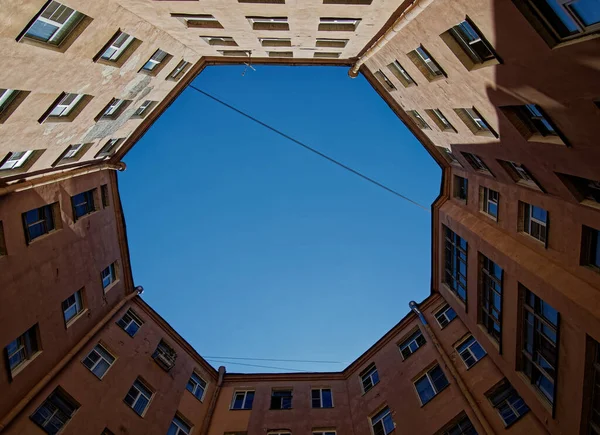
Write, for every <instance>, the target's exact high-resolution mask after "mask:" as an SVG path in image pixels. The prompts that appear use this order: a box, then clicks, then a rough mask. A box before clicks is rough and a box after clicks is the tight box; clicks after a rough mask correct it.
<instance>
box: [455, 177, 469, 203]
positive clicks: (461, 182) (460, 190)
mask: <svg viewBox="0 0 600 435" xmlns="http://www.w3.org/2000/svg"><path fill="white" fill-rule="evenodd" d="M468 193H469V180H467V179H466V178H463V177H459V176H458V175H455V176H454V197H455V198H456V199H460V200H461V201H464V202H467V196H468Z"/></svg>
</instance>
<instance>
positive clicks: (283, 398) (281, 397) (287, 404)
mask: <svg viewBox="0 0 600 435" xmlns="http://www.w3.org/2000/svg"><path fill="white" fill-rule="evenodd" d="M271 409H292V390H273V391H272V392H271Z"/></svg>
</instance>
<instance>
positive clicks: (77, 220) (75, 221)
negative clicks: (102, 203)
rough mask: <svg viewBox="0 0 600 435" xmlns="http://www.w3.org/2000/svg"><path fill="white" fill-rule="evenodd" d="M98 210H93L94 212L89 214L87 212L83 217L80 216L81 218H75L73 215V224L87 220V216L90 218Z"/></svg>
mask: <svg viewBox="0 0 600 435" xmlns="http://www.w3.org/2000/svg"><path fill="white" fill-rule="evenodd" d="M100 210H101V209H94V210H92V211H91V212H89V213H86V214H83V215H81V216H75V215H73V223H77V222H79V221H81V220H83V219H85V218H87V217H88V216H91V215H93V214H95V213H97V212H99V211H100Z"/></svg>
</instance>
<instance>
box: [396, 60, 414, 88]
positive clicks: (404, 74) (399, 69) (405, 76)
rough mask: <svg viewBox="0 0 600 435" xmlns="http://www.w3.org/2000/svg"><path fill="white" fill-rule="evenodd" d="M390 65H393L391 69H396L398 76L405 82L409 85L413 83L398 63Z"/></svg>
mask: <svg viewBox="0 0 600 435" xmlns="http://www.w3.org/2000/svg"><path fill="white" fill-rule="evenodd" d="M390 65H393V67H394V68H396V71H398V73H400V75H401V76H402V77H404V80H406V81H407V82H409V83H415V81H414V80H413V79H412V77H411V76H410V74H408V71H406V70H405V69H404V67H403V66H402V65H400V62H398V61H397V60H394V61H393V62H392V63H391V64H390Z"/></svg>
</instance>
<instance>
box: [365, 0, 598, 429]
mask: <svg viewBox="0 0 600 435" xmlns="http://www.w3.org/2000/svg"><path fill="white" fill-rule="evenodd" d="M422 3H423V4H426V7H425V8H424V9H421V10H420V11H418V12H417V13H416V14H413V15H411V16H409V17H405V18H404V19H402V18H401V19H400V20H399V22H397V23H396V25H395V26H394V29H399V30H398V32H397V33H395V34H393V35H392V34H391V33H390V34H388V35H389V40H388V42H387V44H384V45H382V46H380V47H379V49H377V50H372V51H371V52H370V53H369V52H367V56H366V57H365V59H363V61H364V63H363V66H362V67H361V68H362V69H361V70H362V71H363V72H364V73H365V74H366V75H367V76H368V77H370V78H371V81H372V83H373V84H374V86H376V87H377V89H378V91H379V92H380V94H381V95H382V96H383V97H384V98H385V99H386V100H387V101H388V103H389V104H390V106H391V107H392V108H394V109H395V110H396V112H397V113H398V114H399V116H400V117H401V118H402V119H403V120H405V122H406V123H407V125H409V126H410V127H411V128H412V129H413V131H415V133H416V135H417V136H418V137H419V138H420V139H421V141H422V142H423V144H424V145H425V146H426V147H427V148H428V149H429V150H430V152H431V153H432V154H433V155H434V156H435V157H436V158H437V160H438V161H439V162H440V163H441V164H442V165H443V167H444V168H445V169H444V186H443V195H442V197H441V198H440V199H439V200H438V201H437V202H436V203H435V204H434V207H433V213H434V227H433V234H434V246H433V256H434V258H433V262H434V272H433V275H434V276H433V282H434V287H435V290H437V291H439V292H440V294H442V295H443V296H444V297H445V298H446V299H447V300H448V302H449V303H450V305H451V306H452V307H453V308H454V309H455V310H456V312H457V314H458V315H459V316H460V317H461V319H463V321H464V322H465V324H466V325H467V327H468V328H469V329H470V330H471V331H472V333H473V335H474V336H475V337H476V338H477V340H478V341H479V342H480V343H481V344H482V345H483V346H484V348H485V349H486V350H487V351H488V354H489V355H490V356H491V358H492V359H493V360H494V362H495V363H496V364H497V366H498V367H499V368H500V369H501V371H502V372H503V373H504V374H505V376H506V377H507V378H508V379H509V380H510V382H511V384H512V385H513V386H514V387H515V389H516V390H517V391H519V394H520V395H521V396H522V397H523V399H524V400H525V401H526V403H527V404H528V406H529V407H530V408H531V410H532V411H533V412H534V413H535V414H536V415H537V416H538V418H539V420H540V421H543V422H544V425H545V427H546V429H547V430H548V431H549V432H551V433H577V432H579V430H581V431H582V432H581V433H598V426H597V423H596V421H597V411H595V410H593V405H592V404H591V403H590V402H591V400H592V396H593V397H596V394H597V393H596V391H595V388H596V387H594V386H593V385H594V382H595V381H594V379H596V378H595V370H596V369H595V367H596V364H597V362H596V361H597V360H596V354H597V350H598V349H597V347H598V340H600V323H599V317H600V311H599V308H598V307H599V306H600V305H599V302H600V299H599V295H600V293H599V292H598V290H600V268H599V265H600V263H599V261H598V258H600V257H599V256H598V252H600V251H599V249H600V245H599V243H600V242H599V241H598V240H599V239H598V235H599V231H600V194H599V193H600V182H599V181H598V180H600V165H598V163H597V162H598V161H600V159H599V158H600V149H599V148H598V147H597V143H596V142H597V140H596V139H595V138H596V137H597V136H598V134H600V125H599V124H598V122H597V120H598V119H599V118H598V117H599V115H600V111H599V107H598V96H599V95H600V84H599V83H598V80H596V79H595V77H596V76H597V72H598V64H599V62H600V57H599V53H600V50H599V48H600V40H599V39H597V38H596V36H597V34H596V33H594V32H596V31H597V30H598V28H597V23H598V17H599V13H600V11H599V9H598V5H597V4H592V3H593V2H585V1H579V2H577V1H576V2H551V1H533V0H531V1H491V0H488V1H469V0H464V1H460V2H452V4H449V3H446V2H440V1H433V2H422ZM558 3H561V4H562V6H560V7H559V6H556V7H554V6H551V5H553V4H558ZM584 6H587V8H586V7H584ZM553 7H554V9H553ZM558 8H561V9H558ZM594 22H595V23H596V27H594V25H592V23H594ZM444 160H445V161H444Z"/></svg>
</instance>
